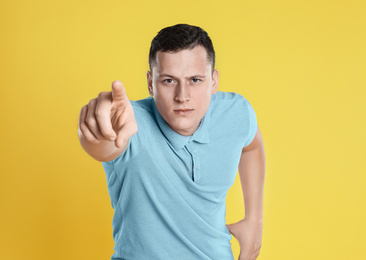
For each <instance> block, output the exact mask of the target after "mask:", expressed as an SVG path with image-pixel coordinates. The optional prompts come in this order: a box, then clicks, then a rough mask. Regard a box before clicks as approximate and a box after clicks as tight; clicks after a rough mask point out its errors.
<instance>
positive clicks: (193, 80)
mask: <svg viewBox="0 0 366 260" xmlns="http://www.w3.org/2000/svg"><path fill="white" fill-rule="evenodd" d="M200 81H201V80H200V79H197V78H193V79H192V82H193V83H198V82H200Z"/></svg>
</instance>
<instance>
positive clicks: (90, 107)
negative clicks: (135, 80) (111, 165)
mask: <svg viewBox="0 0 366 260" xmlns="http://www.w3.org/2000/svg"><path fill="white" fill-rule="evenodd" d="M136 132H137V123H136V120H135V115H134V112H133V108H132V105H131V103H130V100H129V99H128V97H127V94H126V90H125V88H124V87H123V84H122V82H120V81H118V80H115V81H113V83H112V91H111V92H101V93H100V94H99V95H98V97H97V98H95V99H92V100H90V101H89V103H88V104H87V105H85V106H84V107H83V108H82V109H81V112H80V117H79V129H78V135H79V139H80V142H81V145H82V146H83V148H84V149H85V151H86V152H87V153H88V154H90V155H91V156H92V157H93V158H95V159H97V160H102V159H103V158H106V157H108V159H111V157H117V156H116V155H119V154H120V153H122V152H123V151H124V150H125V149H126V147H127V145H128V140H129V138H130V137H131V136H132V135H134V134H135V133H136Z"/></svg>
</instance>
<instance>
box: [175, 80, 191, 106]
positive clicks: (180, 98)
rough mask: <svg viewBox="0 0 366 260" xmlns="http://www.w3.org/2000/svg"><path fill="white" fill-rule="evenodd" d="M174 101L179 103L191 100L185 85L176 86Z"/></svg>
mask: <svg viewBox="0 0 366 260" xmlns="http://www.w3.org/2000/svg"><path fill="white" fill-rule="evenodd" d="M174 100H175V101H177V102H181V103H183V102H186V101H189V100H191V97H190V94H189V90H188V88H187V86H186V85H185V84H179V85H178V86H177V88H176V93H175V98H174Z"/></svg>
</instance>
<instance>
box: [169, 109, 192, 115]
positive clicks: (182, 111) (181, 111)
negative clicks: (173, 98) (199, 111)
mask: <svg viewBox="0 0 366 260" xmlns="http://www.w3.org/2000/svg"><path fill="white" fill-rule="evenodd" d="M193 110H194V109H174V113H175V114H177V115H180V116H187V115H189V114H191V113H192V112H193Z"/></svg>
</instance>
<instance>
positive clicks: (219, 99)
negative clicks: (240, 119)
mask: <svg viewBox="0 0 366 260" xmlns="http://www.w3.org/2000/svg"><path fill="white" fill-rule="evenodd" d="M211 102H212V104H211V106H212V112H213V113H218V114H220V113H225V114H226V115H227V116H230V115H233V116H236V115H237V114H238V113H239V114H241V115H245V114H247V113H248V112H249V110H250V108H251V105H250V103H249V101H248V100H247V99H246V98H245V97H244V96H242V95H240V94H238V93H235V92H223V91H217V92H216V94H214V95H212V98H211Z"/></svg>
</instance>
